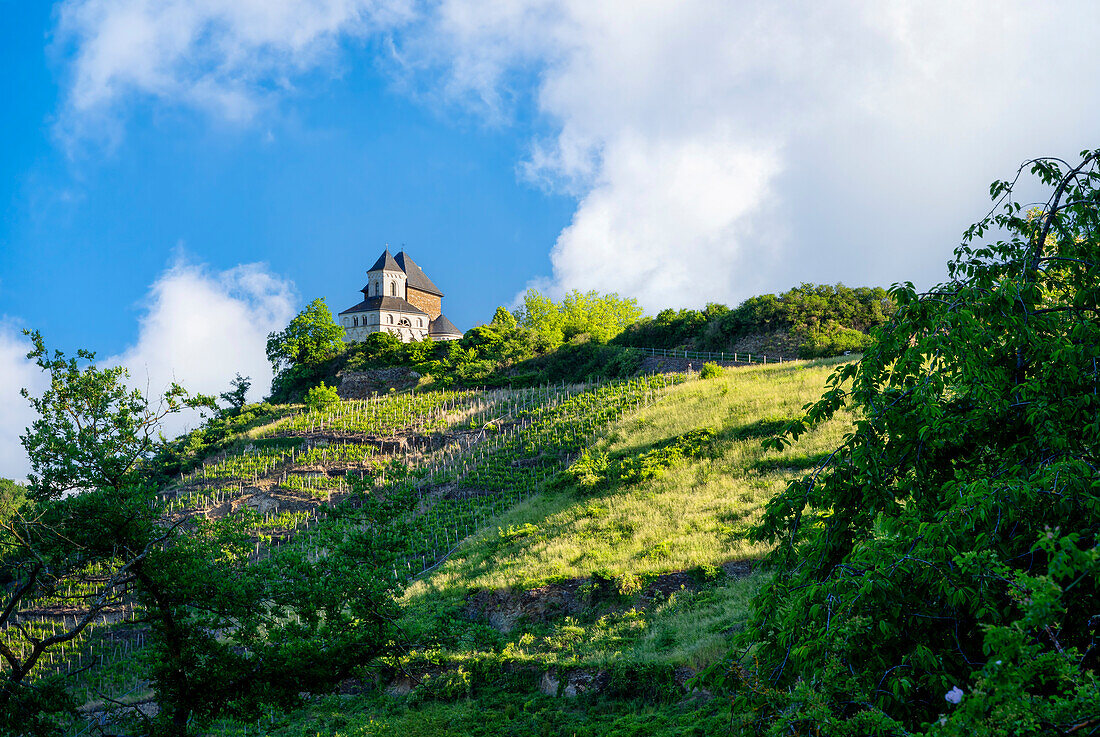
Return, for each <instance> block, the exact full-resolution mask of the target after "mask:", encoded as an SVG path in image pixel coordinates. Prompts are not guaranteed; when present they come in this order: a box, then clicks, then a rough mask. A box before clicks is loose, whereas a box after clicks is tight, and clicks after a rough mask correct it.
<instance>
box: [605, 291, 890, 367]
mask: <svg viewBox="0 0 1100 737" xmlns="http://www.w3.org/2000/svg"><path fill="white" fill-rule="evenodd" d="M895 309H896V305H895V304H894V302H893V300H892V299H891V298H890V295H889V293H888V292H887V291H886V290H885V289H883V288H882V287H856V288H854V289H853V288H850V287H846V286H844V285H843V284H837V285H835V286H830V285H827V284H803V285H802V286H800V287H795V288H794V289H791V290H790V291H787V292H784V293H783V294H779V295H775V294H764V295H761V296H759V297H751V298H750V299H747V300H745V301H744V302H742V303H741V304H740V305H739V306H738V307H736V308H733V309H730V308H729V307H726V306H725V305H720V304H714V303H711V304H708V305H707V306H706V307H705V308H704V309H702V310H679V311H676V310H662V311H661V312H659V313H657V316H656V317H653V318H648V317H647V318H642V319H641V320H639V321H638V322H636V323H634V324H633V325H630V326H629V327H627V328H626V329H625V330H624V331H623V332H622V333H620V334H619V335H618V336H616V337H615V339H614V340H613V341H612V342H613V343H615V344H616V345H622V346H635V347H640V348H686V349H689V350H698V351H732V350H738V348H739V346H738V341H740V340H742V339H744V338H746V337H748V336H760V335H773V336H774V335H775V334H777V333H779V334H781V335H780V336H777V337H779V338H780V340H779V341H778V344H777V345H778V348H779V352H789V351H791V350H792V349H793V350H794V351H796V352H797V354H798V357H800V358H818V357H823V356H835V355H839V354H841V353H844V352H845V351H862V350H863V349H864V348H866V347H867V346H868V345H869V344H870V341H871V337H870V335H869V334H868V333H869V331H870V329H871V328H873V327H877V326H878V325H882V324H883V323H884V322H886V320H887V319H888V318H889V317H890V315H892V314H893V313H894V310H895ZM783 348H787V351H783Z"/></svg>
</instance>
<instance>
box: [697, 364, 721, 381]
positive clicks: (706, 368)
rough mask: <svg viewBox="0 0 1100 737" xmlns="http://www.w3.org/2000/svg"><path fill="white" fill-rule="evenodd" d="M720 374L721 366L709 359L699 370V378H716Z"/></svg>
mask: <svg viewBox="0 0 1100 737" xmlns="http://www.w3.org/2000/svg"><path fill="white" fill-rule="evenodd" d="M721 375H722V367H721V366H719V365H718V364H716V363H712V362H710V361H708V362H707V363H704V364H703V368H702V369H701V370H700V371H699V378H700V379H716V378H718V377H719V376H721Z"/></svg>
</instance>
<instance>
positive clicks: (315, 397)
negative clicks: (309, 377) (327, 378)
mask: <svg viewBox="0 0 1100 737" xmlns="http://www.w3.org/2000/svg"><path fill="white" fill-rule="evenodd" d="M339 402H340V395H339V394H337V392H336V387H332V386H325V382H323V381H322V382H321V383H320V384H318V385H317V386H315V387H311V388H310V390H309V391H308V392H306V397H305V405H306V407H308V408H309V409H310V410H311V411H313V412H323V411H324V410H326V409H328V408H329V407H332V406H333V405H336V404H339Z"/></svg>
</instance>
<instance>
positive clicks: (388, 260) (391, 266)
mask: <svg viewBox="0 0 1100 737" xmlns="http://www.w3.org/2000/svg"><path fill="white" fill-rule="evenodd" d="M387 245H389V244H387ZM383 270H385V271H404V269H402V268H401V267H400V266H398V264H397V262H396V261H394V260H393V256H391V255H390V249H389V248H387V249H386V250H385V251H383V252H382V255H381V256H379V257H378V260H377V261H375V262H374V266H372V267H370V269H368V270H367V273H368V274H369V273H370V272H372V271H383Z"/></svg>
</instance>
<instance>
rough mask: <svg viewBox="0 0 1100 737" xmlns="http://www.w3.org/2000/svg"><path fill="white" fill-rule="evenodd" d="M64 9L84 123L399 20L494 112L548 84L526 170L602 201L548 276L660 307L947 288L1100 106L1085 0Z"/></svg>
mask: <svg viewBox="0 0 1100 737" xmlns="http://www.w3.org/2000/svg"><path fill="white" fill-rule="evenodd" d="M60 18H61V24H60V27H61V30H62V34H61V35H62V37H63V38H65V39H68V40H69V42H70V43H71V44H72V46H73V48H74V49H75V52H74V57H73V67H72V69H73V74H72V80H73V81H72V86H71V88H70V94H69V109H70V111H71V112H72V113H73V114H75V115H76V116H77V117H78V118H79V117H82V116H85V117H86V116H95V115H102V114H107V115H109V114H111V112H112V111H114V110H116V108H118V107H119V106H120V105H122V104H123V103H124V101H125V100H127V99H129V98H132V97H133V96H135V95H137V96H143V97H146V98H153V99H156V100H161V101H165V102H167V103H170V104H184V105H192V106H198V107H201V108H206V109H210V110H213V111H215V112H217V113H219V114H220V115H223V116H225V117H227V118H237V119H247V118H248V117H249V116H251V115H254V114H255V112H256V111H257V110H260V109H262V108H263V107H264V105H265V104H267V102H268V101H269V100H270V99H272V95H273V94H275V93H276V92H277V91H286V90H292V89H293V86H294V84H295V80H296V79H298V78H300V75H301V73H302V72H303V71H307V70H316V69H324V70H332V69H333V68H334V67H337V66H338V65H339V64H340V63H341V56H340V53H339V47H340V44H341V43H342V42H344V41H346V40H347V39H365V38H368V37H370V36H372V35H377V34H385V35H386V36H387V43H386V44H385V45H384V47H385V48H386V49H388V53H390V55H391V58H390V59H389V62H390V64H391V69H392V71H393V72H394V73H395V74H396V75H399V76H400V77H401V80H402V82H403V83H404V84H405V85H407V89H408V90H409V92H410V94H413V95H416V96H420V97H422V99H425V100H431V101H433V102H432V103H431V104H438V102H439V101H440V100H449V101H450V102H449V104H451V105H455V104H457V105H459V106H465V107H468V108H469V109H471V110H474V111H475V112H476V113H477V114H478V115H481V116H483V117H484V118H485V119H486V120H488V121H491V122H493V123H494V124H507V123H508V122H509V120H511V119H512V118H511V117H510V116H511V115H512V114H513V112H514V111H515V109H516V108H517V106H522V105H525V104H530V105H533V106H534V107H535V109H536V111H537V114H538V115H537V120H536V123H535V125H534V126H533V129H534V130H537V131H539V133H538V134H537V136H535V137H534V138H533V139H532V141H531V145H530V154H529V156H528V157H527V160H526V161H524V162H520V164H519V169H520V172H521V177H523V178H525V179H527V180H528V181H532V182H538V183H540V184H541V185H542V186H547V187H550V188H555V189H559V190H563V191H568V192H570V193H573V194H575V195H576V196H577V197H578V201H579V204H578V208H577V211H576V213H575V214H574V217H573V220H572V223H571V224H570V225H569V226H568V227H567V228H566V229H565V230H564V231H563V232H562V233H561V234H560V236H559V238H558V239H557V242H556V243H555V244H554V246H553V250H552V263H553V266H554V273H553V275H552V277H551V281H550V283H551V284H552V285H553V286H552V289H551V291H555V292H560V291H562V290H566V289H571V288H582V289H585V288H595V289H600V290H605V291H611V290H617V291H619V292H621V293H624V294H631V295H636V296H639V297H640V298H642V300H643V304H644V305H645V306H646V307H647V308H649V309H650V310H655V309H660V308H662V307H665V306H692V305H701V304H703V303H704V302H706V301H710V300H717V301H724V302H736V301H738V300H740V299H742V298H744V297H747V296H749V295H751V294H753V293H757V292H759V291H762V290H768V291H771V290H782V289H785V288H787V287H789V286H792V285H793V284H796V283H798V282H801V281H817V282H833V281H838V280H843V281H845V282H847V283H849V284H853V285H856V284H889V283H891V282H894V281H900V280H913V281H915V282H917V283H918V284H931V283H933V282H935V281H938V280H939V279H940V278H942V276H943V273H944V272H943V264H944V262H945V261H946V259H947V258H948V256H949V255H950V252H951V249H952V247H953V246H954V245H955V244H956V243H957V242H958V237H959V235H960V233H961V232H962V230H963V229H964V228H965V227H966V226H967V225H968V224H969V223H970V222H971V220H973V219H975V218H976V217H977V216H978V215H980V214H981V213H982V212H984V207H985V206H986V202H985V198H984V197H983V194H982V193H983V192H984V191H986V185H987V184H988V182H989V181H990V180H992V179H994V178H1000V177H1003V176H1005V175H1006V174H1010V173H1011V172H1012V170H1013V169H1014V167H1015V165H1016V164H1017V163H1018V162H1020V161H1021V160H1023V159H1025V158H1027V157H1029V156H1035V155H1045V154H1054V155H1062V156H1067V157H1072V156H1073V155H1074V154H1075V152H1077V151H1078V150H1080V149H1082V148H1086V147H1088V146H1093V145H1096V142H1095V131H1096V129H1097V124H1098V123H1100V121H1098V120H1097V118H1098V117H1100V115H1098V113H1100V100H1098V99H1097V98H1095V96H1092V97H1090V96H1089V95H1086V94H1082V92H1081V88H1080V81H1079V80H1080V70H1082V69H1091V68H1094V67H1095V65H1096V62H1097V61H1098V60H1100V58H1098V57H1100V53H1098V52H1097V51H1096V50H1095V49H1096V45H1095V44H1094V43H1093V36H1094V35H1095V29H1096V27H1097V25H1098V21H1100V5H1096V4H1095V3H1089V2H1084V0H1080V1H1077V2H1066V3H1058V4H1056V5H1050V6H1049V7H1047V6H1044V8H1043V12H1042V13H1037V12H1035V9H1034V6H1033V5H1031V4H1029V3H1025V2H1023V0H1003V1H1002V0H998V1H997V2H994V1H993V0H971V1H970V2H965V3H959V2H955V1H951V2H946V1H942V0H941V1H930V0H913V1H911V2H898V3H882V2H879V1H878V0H842V1H841V2H835V3H819V2H811V1H810V0H803V1H802V2H788V3H760V2H729V1H728V0H681V1H680V2H668V1H667V0H620V1H617V2H616V1H613V0H603V1H601V2H592V0H433V1H432V2H418V1H417V0H389V1H388V2H387V1H385V0H378V1H377V2H368V0H248V1H247V2H246V1H245V0H238V1H237V2H226V0H157V1H154V0H65V2H64V3H63V4H62V10H61V14H60ZM526 118H527V116H517V118H516V119H526ZM536 245H541V244H536ZM546 245H549V244H546ZM540 283H541V282H540Z"/></svg>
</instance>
